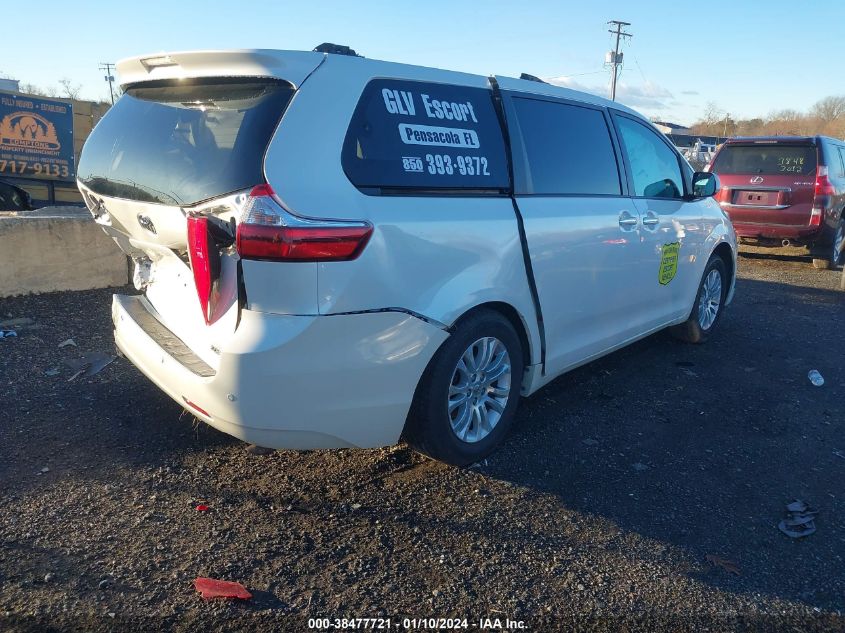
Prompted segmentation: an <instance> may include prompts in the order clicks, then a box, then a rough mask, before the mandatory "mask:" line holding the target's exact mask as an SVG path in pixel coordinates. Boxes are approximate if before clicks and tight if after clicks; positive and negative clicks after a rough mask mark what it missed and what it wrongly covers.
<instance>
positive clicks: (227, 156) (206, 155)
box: [78, 79, 293, 205]
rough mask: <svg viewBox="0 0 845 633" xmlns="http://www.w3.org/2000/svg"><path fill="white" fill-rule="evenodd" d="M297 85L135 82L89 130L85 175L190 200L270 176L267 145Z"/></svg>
mask: <svg viewBox="0 0 845 633" xmlns="http://www.w3.org/2000/svg"><path fill="white" fill-rule="evenodd" d="M292 94H293V88H292V87H291V86H290V84H288V83H286V82H281V81H269V80H255V79H251V80H246V81H245V80H226V79H212V80H193V81H183V82H178V83H174V82H170V81H167V82H150V83H146V84H141V85H139V86H137V87H134V88H129V89H128V90H127V91H126V93H125V94H124V95H123V96H122V97H121V98H120V99H119V100H118V102H117V103H116V104H115V105H114V106H113V107H112V108H111V109H110V110H109V111H108V112H107V113H106V116H104V117H103V119H102V120H101V121H100V122H99V123H98V124H97V127H96V128H94V131H93V132H92V133H91V135H90V136H89V137H88V140H87V141H86V143H85V147H84V149H83V151H82V157H81V159H80V161H79V170H78V174H79V179H80V180H81V182H82V183H83V184H84V185H86V186H87V187H90V188H91V189H92V190H93V191H95V192H97V193H100V194H102V195H107V196H115V197H118V198H125V199H128V200H139V201H144V202H158V203H161V204H170V205H190V204H194V203H196V202H200V201H203V200H208V199H210V198H215V197H217V196H220V195H223V194H226V193H231V192H233V191H237V190H239V189H246V188H248V187H252V186H254V185H256V184H259V183H261V182H264V171H263V162H264V152H265V150H266V149H267V145H268V143H269V141H270V137H271V136H272V135H273V131H274V130H275V129H276V125H277V124H278V122H279V119H280V118H281V116H282V113H283V112H284V110H285V108H286V107H287V104H288V102H289V101H290V97H291V95H292Z"/></svg>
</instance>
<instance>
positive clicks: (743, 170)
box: [711, 145, 816, 176]
mask: <svg viewBox="0 0 845 633" xmlns="http://www.w3.org/2000/svg"><path fill="white" fill-rule="evenodd" d="M711 171H713V172H715V173H717V174H767V175H771V176H774V175H776V174H786V175H788V174H801V175H804V176H809V175H810V174H814V173H815V172H816V148H815V147H813V146H812V145H725V146H724V147H723V148H722V151H721V152H719V154H718V156H716V162H715V163H713V168H712V170H711Z"/></svg>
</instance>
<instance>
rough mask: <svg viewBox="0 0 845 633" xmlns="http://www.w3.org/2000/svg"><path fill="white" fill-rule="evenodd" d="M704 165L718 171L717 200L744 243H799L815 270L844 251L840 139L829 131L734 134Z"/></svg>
mask: <svg viewBox="0 0 845 633" xmlns="http://www.w3.org/2000/svg"><path fill="white" fill-rule="evenodd" d="M707 170H709V171H712V172H714V173H716V174H718V176H719V180H720V181H721V184H722V188H721V190H720V191H719V192H718V193H717V194H716V200H717V201H718V202H719V204H721V206H722V209H724V210H725V212H726V213H727V214H728V215H729V216H730V218H731V222H732V223H733V225H734V228H735V229H736V234H737V236H738V237H739V238H741V239H742V241H743V242H751V243H756V244H758V245H760V246H790V245H792V246H804V247H806V248H807V249H808V250H809V252H810V253H811V255H812V257H813V265H814V266H815V267H816V268H828V267H829V266H836V265H838V264H840V263H841V262H842V258H843V250H845V220H844V219H843V214H844V213H845V141H840V140H838V139H834V138H830V137H827V136H813V137H796V136H767V137H762V136H761V137H738V138H732V139H730V140H728V141H726V142H725V143H724V145H722V146H721V148H720V149H719V151H717V152H716V155H715V156H714V157H713V161H712V162H711V163H710V165H709V166H708V168H707Z"/></svg>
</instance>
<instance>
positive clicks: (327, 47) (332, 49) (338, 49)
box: [314, 42, 363, 57]
mask: <svg viewBox="0 0 845 633" xmlns="http://www.w3.org/2000/svg"><path fill="white" fill-rule="evenodd" d="M314 52H315V53H331V54H333V55H348V56H349V57H363V55H359V54H358V53H356V52H355V50H354V49H352V48H349V47H348V46H344V45H343V44H332V43H331V42H323V43H322V44H320V45H319V46H316V47H315V48H314Z"/></svg>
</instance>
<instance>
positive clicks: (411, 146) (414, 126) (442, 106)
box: [341, 79, 510, 190]
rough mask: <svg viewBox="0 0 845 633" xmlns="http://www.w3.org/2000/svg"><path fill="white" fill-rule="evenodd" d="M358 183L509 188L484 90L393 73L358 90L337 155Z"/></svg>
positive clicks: (496, 121) (501, 140) (488, 96)
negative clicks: (407, 78)
mask: <svg viewBox="0 0 845 633" xmlns="http://www.w3.org/2000/svg"><path fill="white" fill-rule="evenodd" d="M341 161H342V164H343V170H344V171H345V172H346V176H347V177H348V178H349V180H350V181H351V182H352V184H354V185H355V186H357V187H386V188H409V189H454V190H460V189H473V190H478V189H494V190H499V189H508V188H509V187H510V182H509V176H508V162H507V157H506V154H505V142H504V138H503V136H502V128H501V125H500V124H499V118H498V116H497V114H496V111H495V109H494V107H493V98H492V93H491V91H490V90H487V89H485V88H468V87H463V86H453V85H448V84H434V83H425V82H419V81H405V80H396V79H375V80H373V81H371V82H370V83H369V84H367V86H366V87H365V88H364V92H363V94H362V95H361V99H360V100H359V101H358V105H357V107H356V108H355V113H354V114H353V115H352V121H351V123H350V124H349V129H348V130H347V132H346V139H345V140H344V143H343V153H342V156H341Z"/></svg>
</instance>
